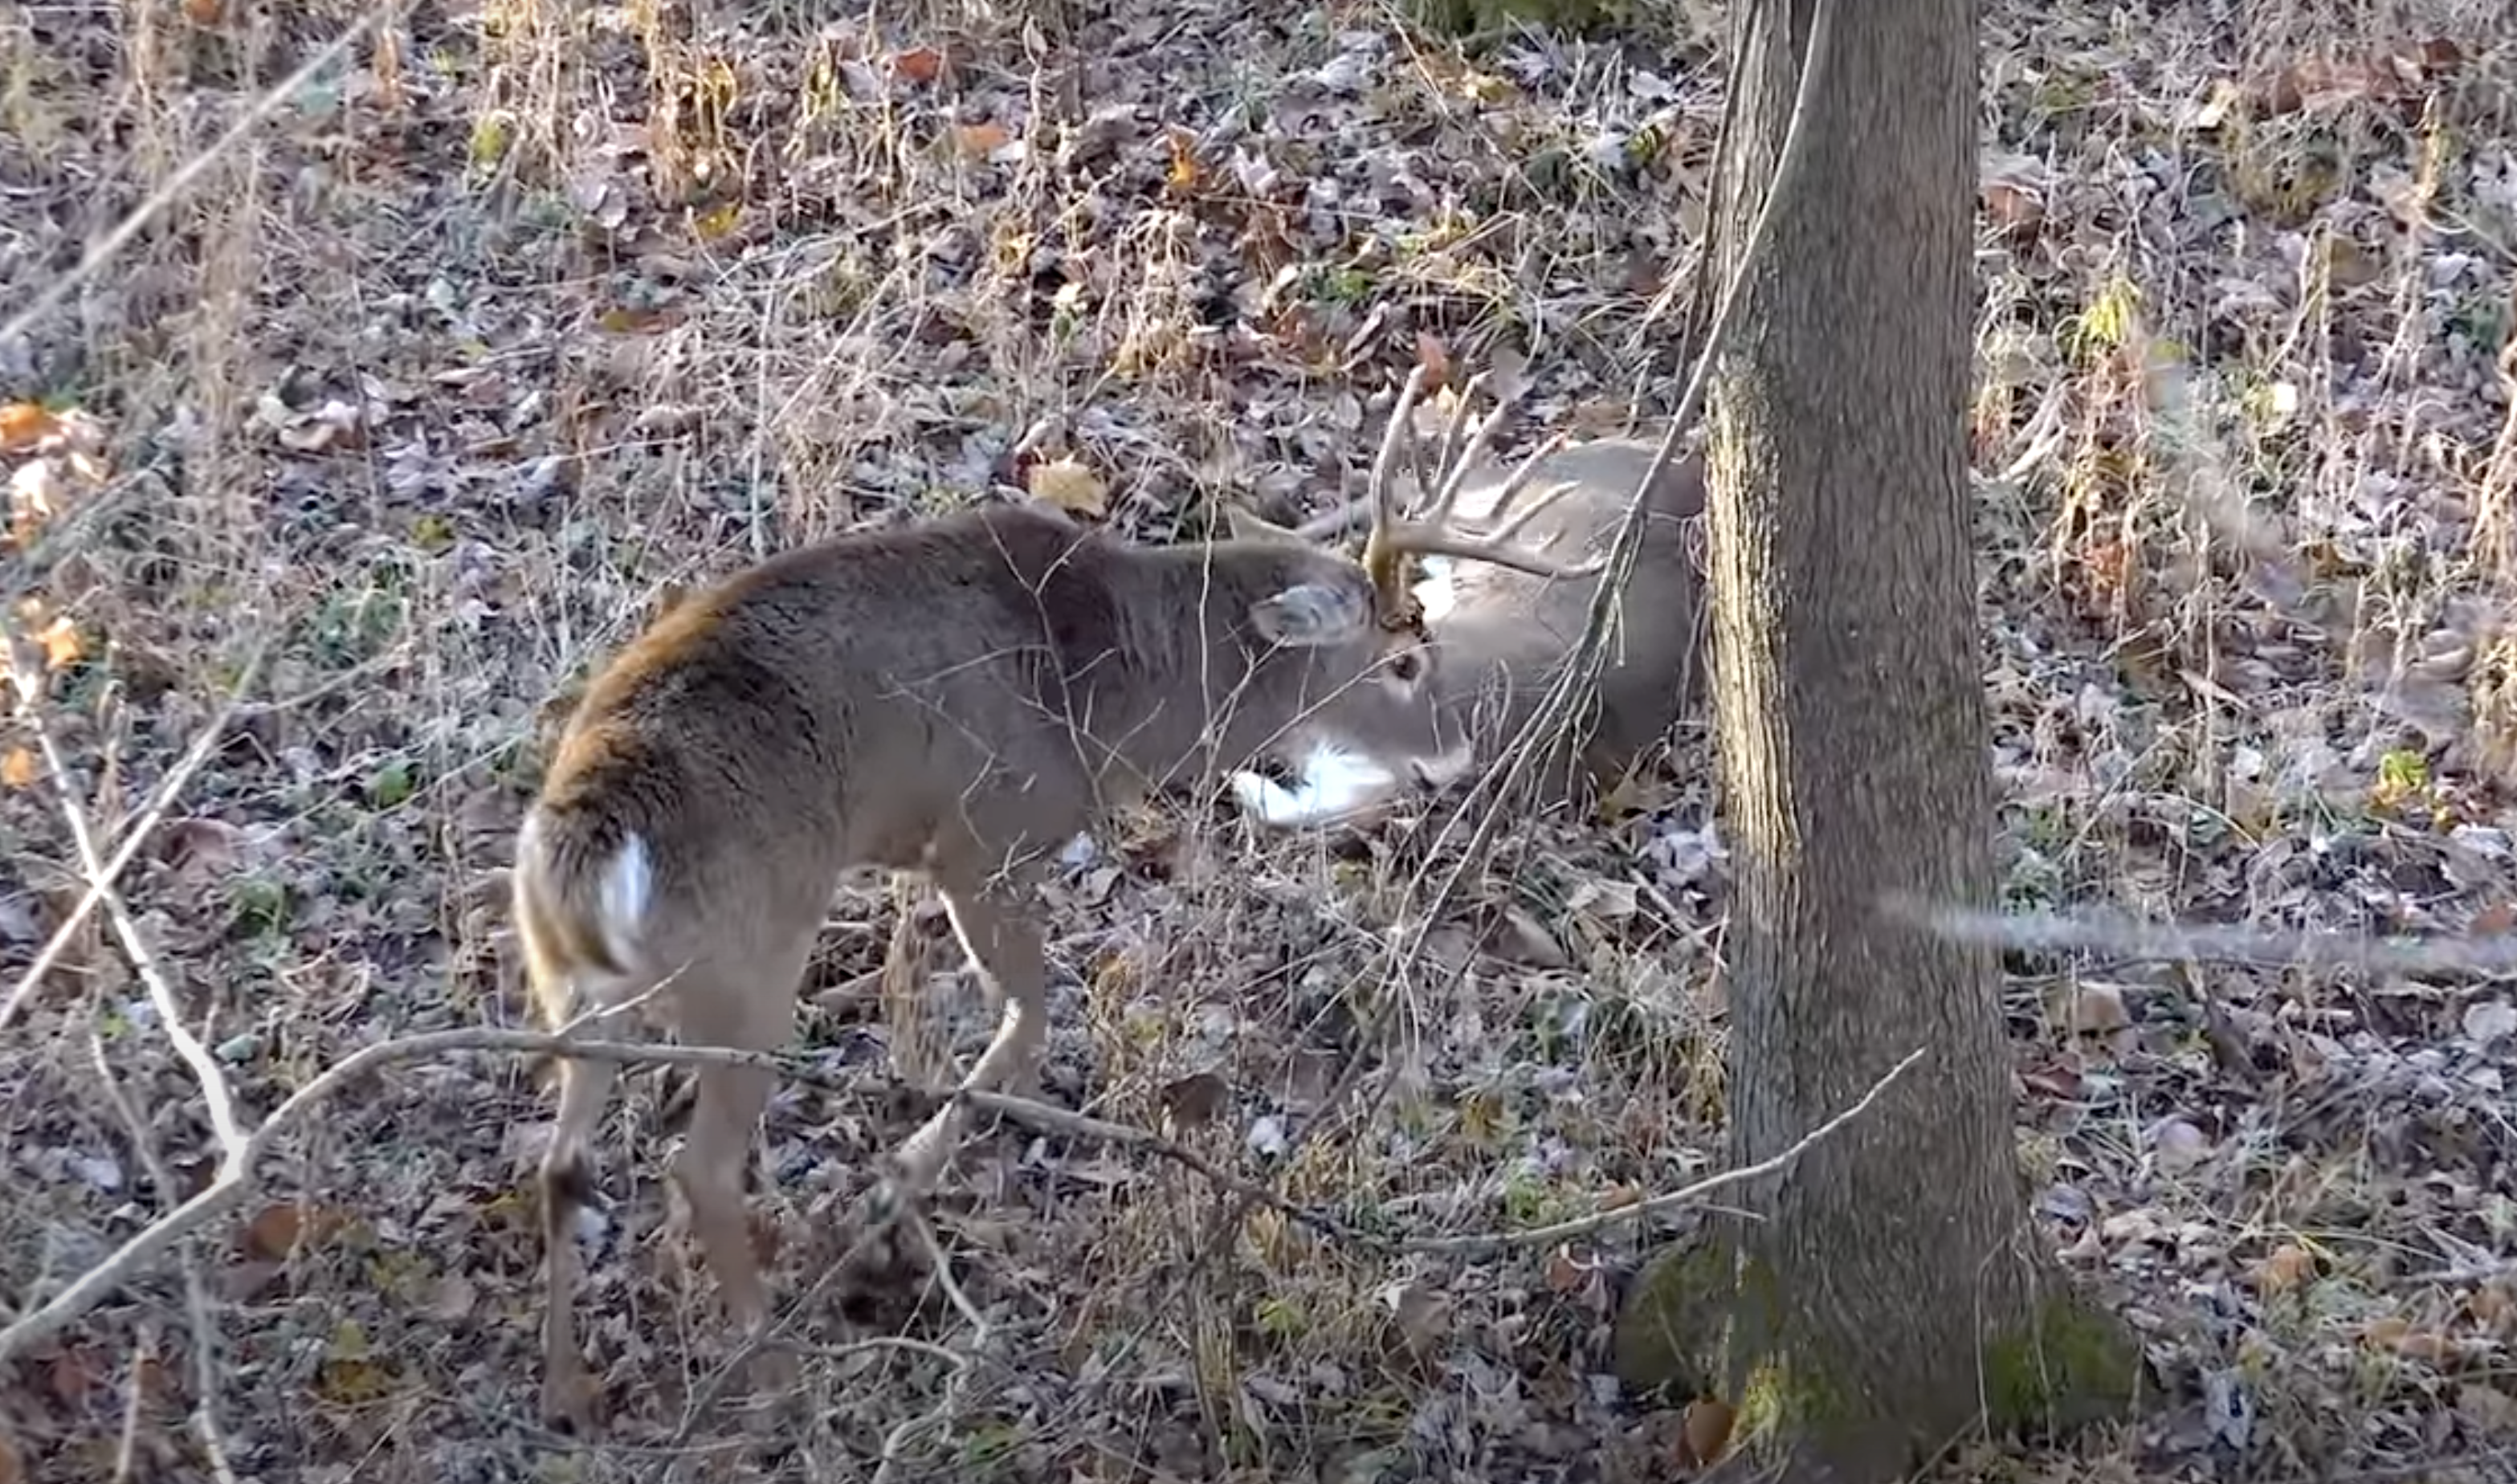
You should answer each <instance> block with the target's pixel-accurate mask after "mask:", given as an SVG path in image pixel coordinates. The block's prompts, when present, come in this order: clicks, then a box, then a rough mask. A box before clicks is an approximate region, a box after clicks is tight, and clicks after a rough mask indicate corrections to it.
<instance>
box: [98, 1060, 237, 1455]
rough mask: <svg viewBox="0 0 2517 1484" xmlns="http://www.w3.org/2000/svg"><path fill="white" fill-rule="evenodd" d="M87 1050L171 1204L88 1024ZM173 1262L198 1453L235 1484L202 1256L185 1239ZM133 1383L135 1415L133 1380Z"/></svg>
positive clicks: (160, 1163) (140, 1125)
mask: <svg viewBox="0 0 2517 1484" xmlns="http://www.w3.org/2000/svg"><path fill="white" fill-rule="evenodd" d="M87 1049H88V1056H89V1057H90V1058H91V1059H92V1060H93V1061H94V1062H95V1063H96V1075H97V1077H98V1078H99V1079H100V1080H101V1081H103V1083H104V1086H105V1100H106V1103H107V1106H109V1107H111V1108H112V1109H113V1113H114V1117H116V1118H118V1119H120V1120H122V1126H123V1131H124V1132H125V1133H127V1134H128V1135H129V1136H130V1138H131V1148H132V1151H133V1152H134V1153H135V1154H137V1155H139V1157H140V1164H141V1167H142V1168H144V1169H146V1170H148V1171H149V1184H151V1185H153V1186H155V1187H156V1189H157V1192H158V1195H159V1196H160V1197H161V1198H162V1199H164V1200H168V1201H172V1200H174V1199H175V1198H176V1191H175V1182H174V1181H173V1180H172V1179H171V1178H169V1177H168V1175H167V1173H166V1162H165V1161H164V1160H163V1159H161V1158H159V1157H158V1154H157V1142H156V1140H155V1139H154V1138H152V1137H151V1136H150V1135H149V1122H148V1120H146V1119H144V1118H142V1117H141V1116H140V1110H139V1109H137V1108H135V1107H133V1106H132V1105H131V1098H130V1095H129V1094H128V1093H126V1092H124V1091H123V1089H122V1079H120V1078H119V1077H116V1076H115V1075H114V1071H113V1059H112V1058H111V1057H109V1056H107V1054H106V1051H105V1037H104V1036H103V1035H102V1034H101V1033H99V1032H98V1031H97V1030H96V1028H95V1027H94V1026H93V1025H90V1027H89V1028H88V1037H87ZM177 1264H178V1267H179V1269H180V1271H181V1272H182V1274H183V1279H184V1316H185V1319H186V1321H187V1322H188V1323H189V1324H190V1325H191V1326H192V1398H193V1399H192V1430H193V1431H194V1432H196V1433H198V1434H199V1435H200V1439H201V1452H203V1453H204V1454H207V1455H208V1456H209V1461H210V1473H211V1476H212V1477H214V1478H216V1479H217V1480H218V1481H219V1484H235V1478H236V1475H235V1466H234V1465H233V1464H231V1463H229V1462H228V1439H227V1430H226V1429H225V1428H224V1427H222V1426H220V1425H219V1364H218V1350H219V1332H218V1326H217V1323H216V1322H215V1321H214V1320H213V1319H212V1318H211V1316H210V1292H209V1286H208V1285H207V1284H206V1283H204V1282H202V1280H201V1254H200V1253H199V1252H198V1251H195V1250H194V1248H193V1244H192V1242H191V1241H190V1240H187V1241H186V1242H185V1243H184V1244H183V1245H182V1247H181V1249H180V1250H179V1251H178V1253H177ZM132 1384H133V1398H134V1413H135V1415H136V1413H137V1410H138V1401H137V1399H138V1396H139V1389H138V1387H139V1380H138V1378H137V1377H135V1378H133V1383H132Z"/></svg>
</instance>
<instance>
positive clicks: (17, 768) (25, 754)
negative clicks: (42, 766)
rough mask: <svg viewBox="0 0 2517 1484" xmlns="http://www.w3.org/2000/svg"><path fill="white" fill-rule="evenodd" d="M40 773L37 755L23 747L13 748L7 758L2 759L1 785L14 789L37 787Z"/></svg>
mask: <svg viewBox="0 0 2517 1484" xmlns="http://www.w3.org/2000/svg"><path fill="white" fill-rule="evenodd" d="M39 771H40V770H39V769H37V768H36V766H35V754H34V753H32V752H29V751H27V750H26V749H25V748H23V747H11V748H10V749H9V754H8V755H7V756H6V757H0V784H7V785H8V786H10V787H12V788H31V787H33V786H35V778H36V775H37V773H38V772H39Z"/></svg>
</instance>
